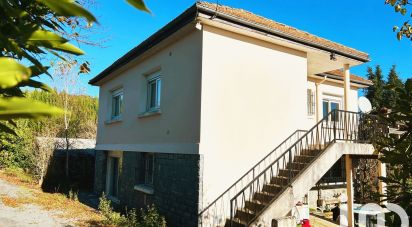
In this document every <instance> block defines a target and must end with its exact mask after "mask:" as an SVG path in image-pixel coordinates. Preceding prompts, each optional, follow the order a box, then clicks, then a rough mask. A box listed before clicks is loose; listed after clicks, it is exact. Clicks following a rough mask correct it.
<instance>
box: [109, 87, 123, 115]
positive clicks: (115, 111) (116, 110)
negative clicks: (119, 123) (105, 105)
mask: <svg viewBox="0 0 412 227" xmlns="http://www.w3.org/2000/svg"><path fill="white" fill-rule="evenodd" d="M122 112H123V90H122V89H119V90H116V91H113V92H112V115H111V119H112V120H118V119H120V117H121V115H122Z"/></svg>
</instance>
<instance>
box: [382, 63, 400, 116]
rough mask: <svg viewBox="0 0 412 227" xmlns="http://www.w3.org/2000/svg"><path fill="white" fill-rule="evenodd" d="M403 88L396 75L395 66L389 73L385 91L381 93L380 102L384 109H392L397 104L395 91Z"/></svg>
mask: <svg viewBox="0 0 412 227" xmlns="http://www.w3.org/2000/svg"><path fill="white" fill-rule="evenodd" d="M403 86H404V85H403V82H402V81H401V80H400V79H399V76H398V73H397V72H396V66H395V65H393V66H392V68H391V70H390V71H389V75H388V80H387V82H386V89H385V90H384V92H383V100H382V101H383V106H384V107H386V108H388V109H392V108H394V107H395V106H396V105H397V104H398V102H399V95H398V93H397V92H396V91H395V90H396V89H402V88H403Z"/></svg>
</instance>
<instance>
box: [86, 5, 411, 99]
mask: <svg viewBox="0 0 412 227" xmlns="http://www.w3.org/2000/svg"><path fill="white" fill-rule="evenodd" d="M96 2H97V3H96V6H95V7H93V8H92V9H91V11H92V12H93V13H94V15H95V16H96V17H97V19H98V21H99V25H98V29H97V31H98V33H97V34H94V38H96V39H104V40H107V41H106V42H104V44H103V45H104V47H103V48H101V47H92V46H81V48H82V49H83V50H85V51H86V55H85V58H86V59H88V61H89V62H90V63H91V67H90V68H91V73H90V74H88V75H82V76H81V83H82V84H83V86H84V87H85V90H86V92H87V93H88V94H89V95H92V96H98V88H97V87H94V86H91V85H88V84H87V82H88V81H89V80H90V79H91V78H93V77H94V76H96V75H97V74H98V73H99V72H101V71H103V70H104V69H105V68H107V67H108V66H109V65H110V64H111V63H113V62H114V61H115V60H116V59H118V58H120V57H121V56H122V55H124V54H125V53H126V52H127V51H129V50H130V49H132V48H133V47H135V46H137V45H138V44H139V43H140V42H142V41H143V40H145V39H146V38H147V37H149V36H150V35H151V34H153V33H154V32H156V31H157V30H159V29H160V28H162V27H163V26H164V25H166V24H167V23H168V22H170V21H171V20H172V19H174V18H175V17H176V16H178V15H179V14H180V13H182V12H183V11H184V10H186V9H187V8H189V7H190V6H191V5H193V4H194V3H195V1H193V0H178V1H154V0H146V4H147V6H148V7H149V8H150V10H151V11H152V14H148V13H144V12H142V11H138V10H136V9H134V8H133V7H131V6H130V5H128V4H127V3H126V1H119V0H116V1H113V0H96ZM211 2H216V1H211ZM219 4H223V5H227V6H231V7H235V8H242V9H245V10H248V11H251V12H253V13H255V14H258V15H261V16H264V17H267V18H269V19H273V20H275V21H277V22H280V23H284V24H287V25H289V26H293V27H295V28H298V29H301V30H304V31H307V32H309V33H312V34H314V35H317V36H320V37H323V38H326V39H330V40H332V41H335V42H338V43H341V44H344V45H346V46H349V47H353V48H355V49H358V50H361V51H364V52H367V53H369V54H370V56H371V59H372V60H371V62H369V63H366V64H363V65H361V66H356V67H353V68H351V73H354V74H356V75H359V76H365V75H366V69H367V67H368V66H375V65H381V67H382V69H383V72H384V73H385V74H387V72H388V71H389V69H390V67H391V66H392V65H394V64H395V65H396V66H397V70H398V72H399V75H400V77H401V78H402V79H404V80H405V79H406V78H410V77H412V61H411V60H412V56H411V55H412V41H410V40H406V39H403V40H401V41H398V40H397V39H396V34H395V33H394V32H393V31H392V28H393V26H394V25H401V24H402V23H403V22H404V21H405V20H406V19H407V18H405V17H403V16H401V15H400V14H398V13H395V12H394V10H393V8H391V7H389V6H387V5H384V0H363V1H358V0H339V1H338V0H328V1H326V0H300V1H284V0H266V1H262V0H253V1H241V0H238V1H234V0H219Z"/></svg>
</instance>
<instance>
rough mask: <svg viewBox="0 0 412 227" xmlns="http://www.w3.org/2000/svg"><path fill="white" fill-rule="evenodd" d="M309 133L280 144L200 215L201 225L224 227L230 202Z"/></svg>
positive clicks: (298, 131) (294, 135)
mask: <svg viewBox="0 0 412 227" xmlns="http://www.w3.org/2000/svg"><path fill="white" fill-rule="evenodd" d="M306 132H307V131H305V130H296V131H295V132H293V133H292V134H291V135H290V136H289V137H288V138H286V139H285V140H284V141H282V143H280V144H279V145H278V146H277V147H276V148H275V149H273V150H272V151H271V152H270V153H269V154H267V155H266V156H265V157H263V158H262V159H261V160H260V161H259V162H258V163H257V164H255V165H254V166H253V167H252V168H251V169H250V170H249V171H247V172H246V173H245V174H244V175H243V176H241V177H240V178H239V180H237V181H236V182H235V183H234V184H232V185H231V186H230V187H229V188H228V189H227V190H226V191H224V192H223V193H222V194H221V195H220V196H219V197H217V199H215V200H214V201H213V202H211V203H210V204H209V205H208V206H206V207H205V208H204V209H203V210H202V211H201V212H200V213H199V224H200V225H201V226H206V227H215V226H224V224H225V221H226V220H227V219H228V218H229V217H230V200H231V199H232V197H233V196H234V195H236V194H238V193H239V191H240V190H242V189H243V188H244V187H245V185H246V184H248V183H249V182H251V181H252V180H253V179H255V177H256V176H257V175H258V174H260V173H261V172H262V170H264V169H266V168H267V166H269V165H271V164H272V163H273V162H274V161H275V160H276V158H277V157H279V155H280V154H282V153H283V152H284V151H285V150H286V149H288V148H289V147H290V146H291V145H292V144H294V143H295V142H296V141H297V140H298V139H299V138H300V137H301V136H302V135H303V134H305V133H306Z"/></svg>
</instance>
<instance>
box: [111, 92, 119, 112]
mask: <svg viewBox="0 0 412 227" xmlns="http://www.w3.org/2000/svg"><path fill="white" fill-rule="evenodd" d="M112 100H113V101H112V102H113V106H112V116H113V117H118V116H119V96H114V97H113V99H112Z"/></svg>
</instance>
